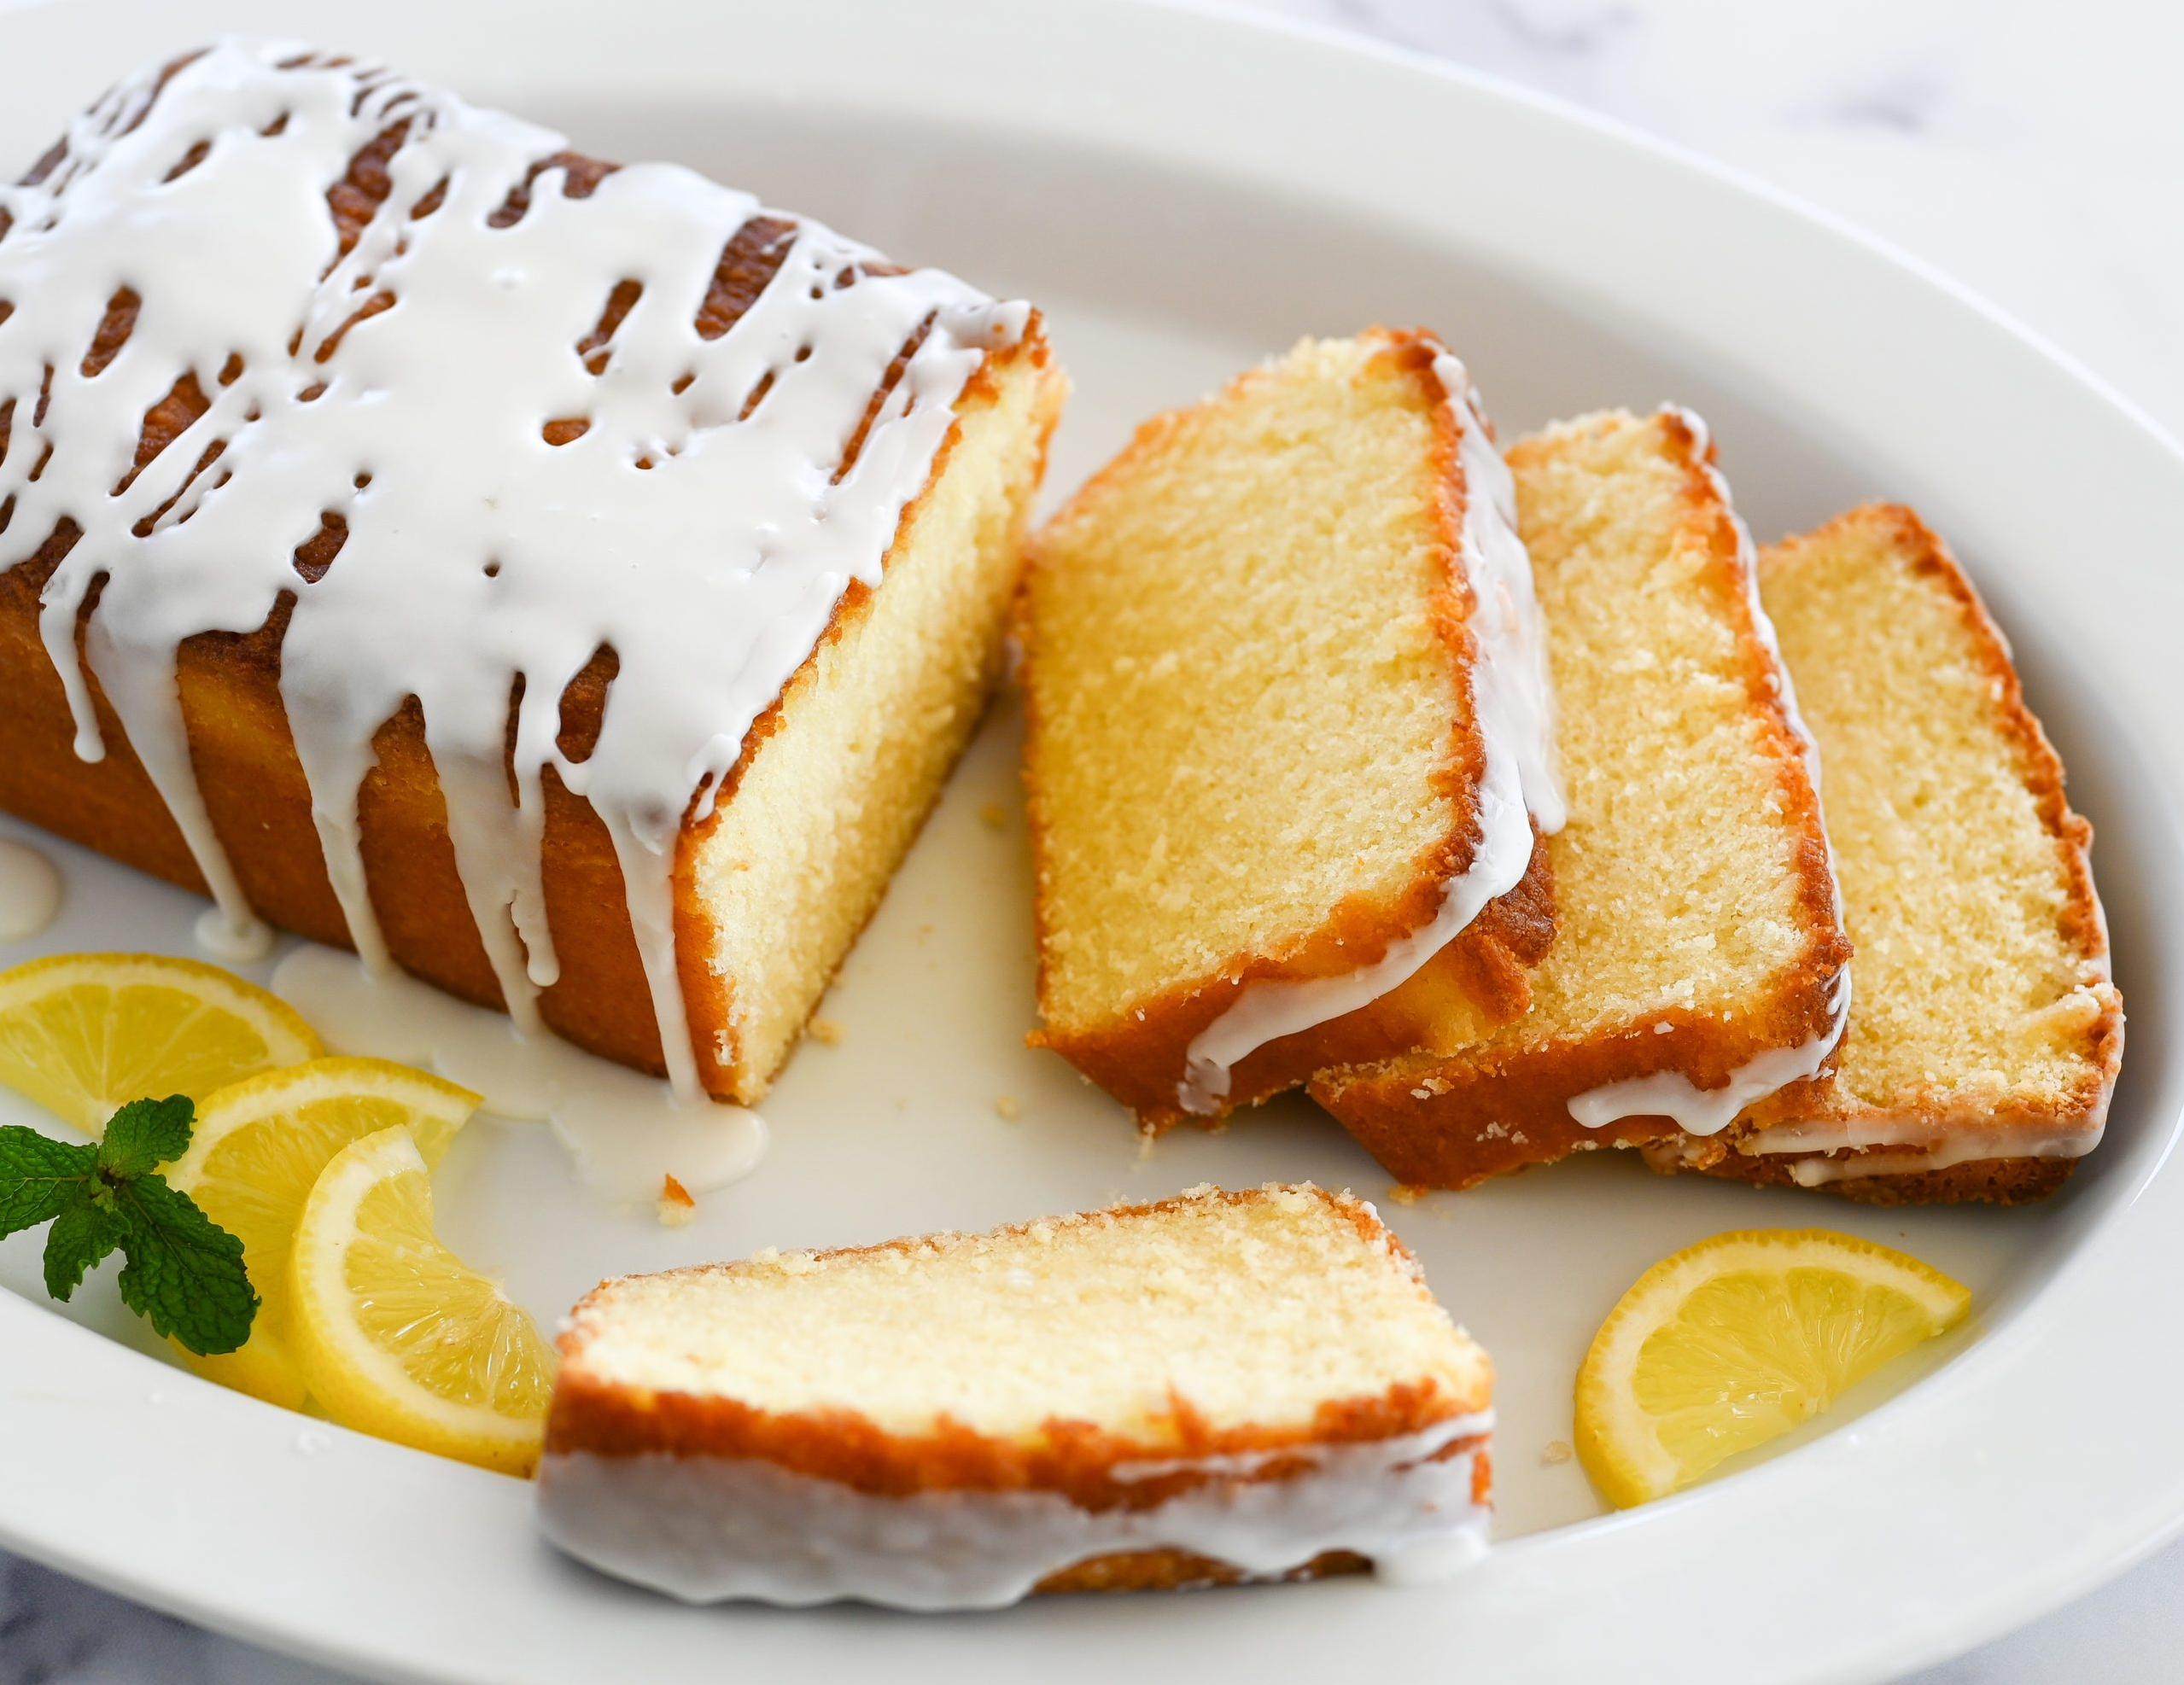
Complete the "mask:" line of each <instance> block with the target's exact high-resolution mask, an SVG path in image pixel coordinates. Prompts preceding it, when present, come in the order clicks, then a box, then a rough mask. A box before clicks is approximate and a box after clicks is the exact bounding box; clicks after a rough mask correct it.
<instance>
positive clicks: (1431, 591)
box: [1022, 329, 1560, 1129]
mask: <svg viewBox="0 0 2184 1685" xmlns="http://www.w3.org/2000/svg"><path fill="white" fill-rule="evenodd" d="M1512 519H1513V515H1512V511H1511V510H1510V494H1509V490H1508V482H1507V475H1506V470H1505V469H1504V466H1503V464H1502V462H1501V459H1500V458H1499V456H1498V454H1497V453H1496V452H1495V449H1494V446H1493V443H1492V437H1491V434H1489V431H1488V429H1487V426H1486V420H1485V418H1484V417H1483V415H1482V414H1481V413H1480V410H1479V408H1478V405H1477V403H1476V400H1475V399H1474V396H1473V394H1472V393H1471V390H1470V387H1469V382H1468V380H1467V378H1466V376H1465V374H1464V371H1463V366H1462V364H1459V363H1458V362H1457V360H1456V359H1455V358H1453V357H1452V356H1451V355H1450V354H1449V353H1447V352H1446V350H1445V349H1444V348H1443V347H1442V346H1441V345H1440V344H1439V341H1436V340H1434V338H1432V337H1431V336H1430V335H1425V334H1422V333H1395V332H1390V331H1387V330H1386V329H1375V330H1373V331H1372V332H1369V333H1367V334H1364V335H1360V336H1358V338H1355V339H1349V340H1335V341H1305V342H1304V343H1302V344H1300V345H1299V346H1298V347H1296V349H1294V350H1293V351H1292V352H1291V353H1289V354H1288V356H1287V357H1286V358H1283V359H1281V360H1280V361H1278V362H1276V363H1273V364H1269V365H1267V366H1266V367H1264V368H1261V369H1259V370H1254V371H1253V372H1252V373H1249V374H1247V375H1245V376H1242V377H1241V379H1239V380H1238V381H1237V382H1235V384H1234V385H1232V386H1230V387H1229V388H1228V390H1227V391H1225V392H1223V394H1220V395H1218V397H1215V398H1213V399H1210V400H1208V401H1207V402H1206V403H1203V404H1200V405H1198V406H1196V407H1195V408H1193V409H1188V410H1184V411H1178V412H1177V413H1174V414H1171V415H1167V416H1163V417H1159V418H1158V419H1156V420H1154V421H1152V422H1149V423H1147V424H1146V425H1145V426H1144V427H1142V428H1141V429H1139V430H1138V434H1137V436H1136V439H1135V440H1133V441H1132V442H1131V443H1130V446H1129V447H1128V448H1127V449H1125V450H1124V452H1123V453H1122V454H1121V455H1120V456H1119V457H1118V458H1116V459H1115V460H1114V461H1113V462H1112V463H1111V464H1108V465H1107V468H1106V469H1103V470H1102V471H1101V473H1100V474H1098V475H1096V476H1095V477H1094V479H1093V480H1092V481H1090V483H1089V484H1088V485H1087V486H1086V487H1084V488H1083V490H1082V491H1080V492H1079V493H1077V497H1076V498H1075V499H1073V500H1072V502H1071V503H1070V504H1069V505H1068V507H1066V509H1064V510H1062V511H1061V513H1060V514H1059V515H1057V516H1055V517H1054V520H1053V521H1052V522H1050V523H1049V524H1048V526H1047V527H1046V528H1044V529H1043V530H1042V532H1041V533H1038V534H1037V537H1036V538H1035V539H1034V541H1033V545H1032V549H1031V558H1030V561H1029V563H1028V567H1027V574H1026V582H1025V598H1024V609H1023V615H1022V635H1023V641H1024V644H1025V669H1024V683H1025V696H1026V699H1027V713H1028V719H1029V738H1028V742H1027V746H1026V749H1025V783H1026V784H1027V786H1028V789H1029V794H1030V806H1031V823H1032V836H1033V842H1034V848H1035V853H1036V860H1037V896H1038V927H1039V1004H1040V1010H1041V1012H1042V1017H1043V1019H1044V1025H1043V1028H1042V1029H1040V1031H1039V1032H1038V1033H1037V1035H1035V1036H1034V1037H1033V1038H1032V1039H1033V1041H1034V1042H1035V1043H1037V1044H1040V1045H1043V1046H1046V1047H1051V1048H1053V1049H1054V1050H1055V1051H1056V1052H1060V1053H1061V1054H1062V1055H1063V1056H1064V1057H1065V1058H1067V1059H1069V1060H1070V1061H1071V1062H1072V1064H1075V1065H1076V1066H1077V1068H1078V1069H1079V1070H1082V1071H1083V1072H1084V1073H1085V1074H1086V1075H1087V1076H1089V1077H1091V1078H1092V1079H1093V1080H1094V1081H1095V1082H1098V1083H1099V1084H1100V1085H1101V1087H1105V1088H1106V1089H1107V1091H1108V1092H1109V1093H1112V1094H1113V1095H1114V1096H1115V1097H1116V1098H1117V1099H1120V1100H1121V1101H1123V1102H1124V1104H1125V1105H1128V1106H1130V1108H1131V1109H1132V1110H1133V1111H1135V1112H1136V1115H1137V1117H1138V1119H1139V1120H1140V1122H1141V1123H1142V1125H1143V1126H1144V1127H1146V1128H1148V1129H1158V1128H1164V1127H1165V1126H1167V1125H1169V1124H1171V1123H1173V1122H1177V1121H1179V1120H1181V1119H1182V1118H1183V1117H1199V1118H1201V1119H1207V1120H1211V1119H1214V1118H1218V1117H1222V1116H1223V1115H1225V1114H1226V1113H1227V1112H1228V1111H1230V1110H1231V1109H1233V1108H1234V1107H1235V1106H1238V1105H1245V1104H1248V1103H1252V1102H1255V1101H1258V1100H1260V1099H1264V1098H1265V1097H1266V1096H1268V1095H1270V1094H1272V1093H1277V1092H1279V1091H1281V1090H1282V1089H1283V1088H1288V1087H1294V1086H1296V1085H1297V1084H1299V1083H1300V1082H1303V1081H1304V1080H1305V1078H1306V1077H1308V1076H1310V1075H1311V1073H1312V1072H1313V1071H1314V1070H1317V1069H1319V1068H1320V1067H1321V1066H1323V1065H1325V1064H1329V1063H1331V1062H1334V1061H1336V1060H1340V1059H1356V1058H1370V1057H1375V1056H1377V1055H1379V1054H1381V1053H1387V1052H1393V1051H1395V1050H1396V1049H1398V1048H1399V1047H1404V1046H1406V1045H1408V1044H1409V1043H1410V1042H1411V1041H1415V1040H1416V1033H1417V1031H1418V1029H1419V1028H1420V1027H1421V1026H1420V1024H1419V1023H1418V1022H1417V1020H1416V1015H1415V1012H1407V1011H1406V1012H1390V1011H1389V1010H1388V1009H1387V1007H1386V1006H1385V1005H1384V1004H1382V998H1383V997H1385V996H1387V994H1388V993H1389V991H1391V990H1392V989H1394V988H1396V987H1397V986H1398V985H1399V984H1400V983H1402V982H1404V981H1405V979H1407V978H1409V977H1412V976H1414V975H1415V974H1417V973H1418V972H1420V971H1428V973H1429V974H1430V977H1431V982H1432V986H1433V987H1434V988H1436V989H1438V990H1439V991H1440V992H1442V993H1445V994H1451V995H1454V996H1455V997H1457V998H1458V999H1461V1000H1465V1001H1467V1002H1469V1003H1472V1005H1474V1006H1475V1008H1476V1010H1477V1011H1478V1012H1480V1015H1481V1016H1482V1017H1485V1018H1486V1019H1488V1020H1500V1019H1504V1018H1507V1017H1510V1016H1512V1015H1513V1014H1515V1013H1516V1012H1520V1011H1521V1010H1522V1008H1523V1006H1524V1005H1525V1002H1526V1000H1527V995H1528V986H1527V981H1526V967H1527V966H1528V965H1532V964H1533V963H1534V962H1536V961H1537V959H1539V955H1540V954H1541V953H1544V952H1545V949H1546V947H1547V944H1548V942H1549V941H1550V939H1551V936H1552V935H1553V929H1554V923H1553V909H1552V895H1551V890H1550V885H1549V883H1548V882H1547V878H1546V875H1545V870H1544V856H1543V855H1542V854H1540V853H1539V851H1538V850H1535V849H1534V848H1533V835H1534V821H1535V819H1536V820H1537V822H1538V824H1539V827H1540V828H1541V829H1543V830H1551V829H1553V827H1554V826H1555V825H1556V824H1558V823H1559V822H1560V808H1559V805H1558V798H1557V796H1556V791H1555V789H1554V784H1553V779H1552V777H1551V773H1550V767H1549V761H1548V755H1549V747H1550V745H1549V732H1550V726H1549V717H1550V709H1549V706H1548V699H1547V693H1546V686H1545V668H1544V662H1543V659H1542V656H1541V654H1540V649H1539V634H1538V629H1537V615H1536V612H1535V605H1534V603H1533V593H1532V583H1531V576H1530V569H1529V566H1528V564H1527V561H1526V558H1525V555H1524V549H1523V546H1522V545H1521V543H1520V542H1519V541H1518V540H1517V539H1516V537H1515V532H1514V530H1513V528H1512V525H1511V522H1512ZM1527 810H1528V811H1527ZM1425 987H1426V985H1424V984H1422V985H1421V988H1425Z"/></svg>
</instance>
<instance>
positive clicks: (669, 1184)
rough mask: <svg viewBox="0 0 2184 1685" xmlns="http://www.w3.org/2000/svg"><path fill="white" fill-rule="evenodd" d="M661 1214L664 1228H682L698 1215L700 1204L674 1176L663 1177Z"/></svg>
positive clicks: (661, 1183) (661, 1223)
mask: <svg viewBox="0 0 2184 1685" xmlns="http://www.w3.org/2000/svg"><path fill="white" fill-rule="evenodd" d="M659 1213H660V1226H661V1227H663V1228H680V1227H682V1226H683V1225H684V1224H685V1223H686V1222H688V1221H690V1220H691V1219H692V1217H694V1216H697V1215H698V1202H697V1201H696V1200H695V1199H693V1198H691V1196H690V1190H689V1189H688V1188H686V1187H685V1186H683V1185H682V1184H681V1183H680V1182H679V1181H676V1180H675V1179H674V1177H673V1176H663V1177H661V1178H660V1205H659Z"/></svg>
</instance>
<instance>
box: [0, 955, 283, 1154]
mask: <svg viewBox="0 0 2184 1685" xmlns="http://www.w3.org/2000/svg"><path fill="white" fill-rule="evenodd" d="M71 995H74V996H76V997H78V998H75V999H73V1000H72V999H69V998H68V997H70V996H71ZM162 997H172V998H171V999H167V998H162ZM193 1040H194V1041H196V1044H197V1045H196V1047H195V1048H194V1050H193V1048H192V1047H191V1043H192V1041H193ZM208 1041H209V1042H212V1043H213V1044H214V1045H213V1047H212V1048H210V1049H208V1048H207V1047H206V1045H205V1044H206V1043H207V1042H208ZM148 1043H150V1044H156V1045H147V1044H148ZM323 1051H324V1048H323V1047H322V1046H321V1044H320V1042H319V1040H318V1035H317V1034H316V1033H315V1032H314V1031H313V1030H312V1028H311V1026H310V1025H309V1024H307V1023H305V1022H304V1021H303V1018H302V1016H301V1014H300V1013H298V1012H296V1010H295V1008H294V1007H293V1006H289V1004H288V1003H287V1002H286V1001H285V1000H281V999H279V998H278V997H277V996H276V995H273V994H268V993H267V992H266V990H264V989H262V988H259V987H258V986H257V985H256V984H255V983H253V982H248V981H246V980H245V979H243V978H242V977H237V976H235V975H234V974H233V973H232V972H229V971H222V970H220V968H219V966H217V965H206V964H205V963H204V962H203V961H201V960H197V959H176V958H175V957H173V956H172V955H171V954H164V953H58V954H53V955H50V956H49V957H48V958H46V959H32V960H29V961H26V963H24V964H23V965H16V966H13V967H10V968H9V970H7V971H0V1082H4V1083H6V1084H7V1085H8V1086H9V1087H12V1088H15V1089H16V1090H17V1091H18V1092H19V1093H24V1094H26V1095H27V1096H29V1097H30V1098H31V1099H33V1100H36V1101H37V1102H38V1104H39V1105H43V1106H44V1107H45V1108H46V1109H47V1110H48V1111H51V1112H53V1113H54V1114H55V1116H56V1117H61V1118H64V1119H66V1120H67V1122H70V1123H72V1124H73V1125H75V1127H76V1128H79V1129H81V1130H83V1131H84V1132H85V1134H90V1135H97V1134H100V1133H102V1131H103V1130H104V1129H105V1128H106V1120H107V1119H108V1117H112V1116H113V1114H114V1110H115V1109H116V1108H117V1107H119V1106H120V1105H123V1104H125V1103H126V1102H127V1101H130V1100H134V1099H146V1098H148V1097H149V1098H154V1099H158V1098H163V1097H165V1096H166V1095H168V1094H172V1093H184V1094H188V1095H189V1096H190V1098H191V1099H204V1098H205V1097H206V1096H207V1094H209V1093H212V1092H213V1090H214V1089H217V1088H219V1087H222V1086H223V1085H225V1084H226V1083H229V1082H234V1081H236V1080H237V1079H239V1078H242V1077H245V1076H249V1075H251V1074H253V1073H254V1072H256V1071H260V1070H273V1069H277V1068H278V1067H280V1066H283V1065H291V1064H301V1063H302V1062H303V1061H304V1060H306V1059H310V1058H316V1057H318V1054H319V1053H320V1052H323ZM208 1052H209V1054H210V1056H209V1057H208V1056H207V1055H208Z"/></svg>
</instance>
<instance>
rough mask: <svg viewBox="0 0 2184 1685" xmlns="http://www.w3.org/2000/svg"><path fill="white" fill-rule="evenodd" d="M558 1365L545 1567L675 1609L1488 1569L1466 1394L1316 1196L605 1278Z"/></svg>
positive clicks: (1198, 1203)
mask: <svg viewBox="0 0 2184 1685" xmlns="http://www.w3.org/2000/svg"><path fill="white" fill-rule="evenodd" d="M561 1355H562V1367H561V1371H560V1375H559V1379H558V1382H557V1384H556V1391H555V1394H554V1401H553V1408H552V1414H551V1416H550V1418H549V1423H548V1427H547V1443H546V1458H545V1461H544V1462H543V1464H542V1465H541V1466H540V1471H539V1489H538V1513H539V1519H540V1525H542V1527H543V1528H544V1530H545V1531H546V1536H547V1537H548V1538H550V1539H552V1541H553V1542H555V1543H556V1544H558V1545H559V1546H560V1547H561V1548H563V1549H564V1550H567V1551H569V1552H570V1553H571V1554H574V1555H575V1556H578V1557H580V1558H581V1559H582V1560H585V1561H587V1562H589V1563H592V1564H593V1565H595V1566H597V1567H599V1568H601V1569H603V1570H604V1571H607V1572H609V1573H611V1574H616V1575H619V1576H621V1577H624V1578H628V1579H631V1580H635V1581H638V1582H639V1583H643V1584H646V1585H650V1586H653V1587H655V1588H657V1589H660V1590H663V1591H667V1592H670V1593H672V1594H674V1595H676V1596H679V1597H683V1598H686V1599H689V1600H693V1601H709V1600H717V1599H723V1598H739V1597H745V1598H757V1599H762V1600H768V1601H771V1602H777V1603H790V1604H803V1603H815V1602H820V1601H825V1600H830V1599H838V1598H857V1599H861V1600H866V1601H869V1602H876V1603H885V1604H892V1605H895V1606H900V1607H905V1608H918V1609H944V1608H979V1607H993V1606H999V1605H1001V1604H1006V1603H1011V1602H1013V1601H1015V1600H1017V1599H1018V1598H1019V1597H1022V1596H1023V1595H1025V1594H1026V1593H1029V1592H1031V1591H1077V1590H1122V1589H1137V1588H1145V1589H1151V1588H1163V1587H1173V1586H1181V1585H1186V1584H1203V1583H1223V1582H1228V1581H1234V1580H1238V1579H1264V1578H1294V1577H1304V1576H1306V1575H1312V1574H1321V1573H1331V1572H1336V1571H1345V1570H1355V1569H1359V1568H1363V1567H1365V1566H1367V1565H1370V1566H1372V1567H1373V1568H1374V1569H1375V1571H1378V1572H1379V1573H1381V1574H1382V1575H1383V1576H1387V1577H1396V1578H1416V1577H1427V1576H1430V1575H1433V1574H1436V1573H1439V1572H1445V1571H1451V1570H1453V1569H1454V1568H1457V1567H1459V1566H1461V1565H1463V1564H1464V1563H1465V1562H1467V1561H1468V1560H1470V1559H1471V1558H1472V1557H1474V1556H1475V1554H1477V1552H1478V1551H1479V1549H1480V1548H1481V1547H1482V1546H1483V1544H1484V1542H1485V1532H1486V1522H1487V1511H1486V1496H1487V1480H1488V1473H1487V1463H1486V1449H1485V1448H1486V1436H1487V1433H1488V1431H1489V1430H1490V1429H1491V1427H1492V1416H1491V1405H1492V1366H1491V1365H1490V1364H1489V1362H1488V1361H1487V1359H1486V1355H1485V1354H1484V1353H1483V1352H1481V1351H1480V1350H1479V1348H1478V1347H1477V1346H1476V1345H1474V1344H1473V1343H1472V1342H1471V1340H1470V1339H1469V1338H1468V1337H1467V1336H1466V1335H1465V1334H1464V1333H1463V1331H1462V1330H1461V1329H1459V1328H1457V1326H1455V1325H1454V1324H1453V1323H1451V1321H1449V1318H1448V1315H1447V1314H1446V1313H1445V1312H1444V1311H1443V1310H1442V1309H1440V1307H1439V1306H1438V1305H1437V1304H1435V1303H1434V1300H1433V1297H1432V1296H1431V1295H1430V1294H1429V1293H1428V1291H1427V1290H1426V1286H1425V1282H1424V1280H1422V1277H1421V1275H1420V1274H1419V1270H1418V1267H1417V1264H1416V1261H1415V1260H1414V1259H1413V1258H1412V1257H1411V1256H1410V1253H1409V1252H1408V1251H1405V1250H1404V1247H1403V1245H1402V1244H1401V1243H1400V1242H1399V1241H1398V1240H1397V1239H1395V1238H1394V1237H1393V1235H1391V1234H1390V1233H1387V1230H1386V1229H1384V1228H1383V1227H1381V1224H1380V1222H1379V1221H1378V1219H1377V1218H1376V1217H1375V1216H1374V1214H1373V1210H1372V1208H1371V1207H1370V1206H1369V1205H1365V1204H1360V1203H1359V1202H1358V1201H1356V1200H1353V1199H1351V1198H1347V1197H1339V1196H1336V1195H1334V1194H1330V1193H1327V1192H1322V1191H1321V1190H1319V1189H1317V1188H1315V1187H1311V1186H1297V1187H1278V1186H1270V1187H1264V1188H1259V1189H1256V1190H1253V1191H1249V1192H1223V1191H1221V1190H1219V1189H1217V1188H1199V1189H1194V1190H1193V1191H1192V1192H1189V1193H1187V1194H1184V1195H1182V1196H1180V1197H1178V1198H1174V1199H1169V1200H1165V1201H1163V1202H1161V1203H1160V1204H1154V1205H1137V1206H1124V1207H1118V1208H1117V1209H1114V1210H1107V1211H1095V1212H1091V1213H1088V1214H1086V1215H1084V1216H1072V1217H1058V1218H1053V1219H1049V1220H1046V1221H1039V1222H1033V1223H1027V1224H1024V1225H1021V1226H1019V1227H1010V1228H1004V1229H999V1230H996V1231H995V1232H994V1233H990V1234H984V1235H963V1234H940V1235H934V1236H931V1237H930V1238H927V1239H916V1240H900V1241H896V1242H893V1243H891V1244H890V1245H884V1246H873V1247H864V1248H859V1249H855V1250H851V1251H838V1252H817V1253H811V1252H799V1253H790V1254H777V1253H767V1254H762V1255H760V1256H757V1257H755V1258H752V1259H750V1260H748V1261H746V1262H742V1263H735V1264H716V1265H712V1266H708V1267H704V1268H694V1269H679V1270H671V1271H669V1272H667V1273H666V1274H660V1275H643V1276H631V1277H628V1278H626V1279H623V1280H616V1281H610V1282H607V1283H605V1284H604V1286H601V1287H599V1290H598V1291H595V1292H593V1294H592V1295H591V1296H590V1297H587V1298H586V1299H585V1300H584V1301H583V1302H582V1303H580V1304H579V1305H578V1306H577V1307H576V1308H575V1310H574V1311H573V1312H572V1313H571V1314H570V1316H569V1321H568V1323H567V1325H566V1328H565V1332H564V1333H563V1335H562V1338H561Z"/></svg>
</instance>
